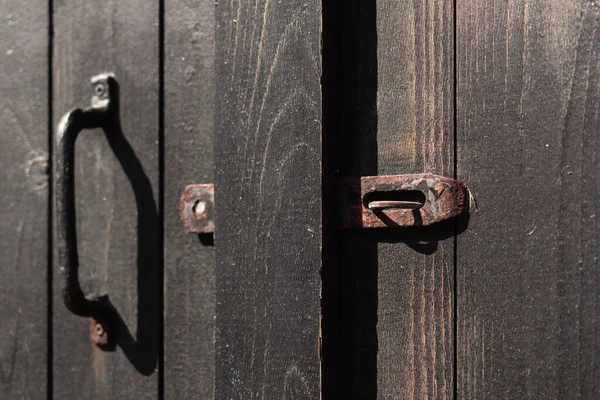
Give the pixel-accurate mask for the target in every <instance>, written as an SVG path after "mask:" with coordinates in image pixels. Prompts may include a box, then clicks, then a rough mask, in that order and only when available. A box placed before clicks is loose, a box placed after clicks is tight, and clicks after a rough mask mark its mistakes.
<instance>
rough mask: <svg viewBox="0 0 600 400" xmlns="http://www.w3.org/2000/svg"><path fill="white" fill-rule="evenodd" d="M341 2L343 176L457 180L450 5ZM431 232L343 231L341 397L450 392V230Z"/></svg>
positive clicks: (420, 395)
mask: <svg viewBox="0 0 600 400" xmlns="http://www.w3.org/2000/svg"><path fill="white" fill-rule="evenodd" d="M342 7H343V10H344V11H343V20H344V27H343V29H342V30H343V34H342V43H343V45H342V55H341V63H340V65H341V66H342V67H343V74H344V76H343V78H342V84H341V88H342V89H341V116H342V122H341V132H342V134H341V137H340V140H339V142H340V148H341V153H340V174H341V176H348V177H350V176H364V175H378V174H379V175H389V174H392V175H393V174H406V173H420V172H431V173H436V174H440V175H446V176H450V177H452V176H453V174H454V140H453V139H454V127H453V115H454V114H453V111H454V108H453V107H454V102H453V40H454V38H453V21H454V20H453V13H454V10H453V4H452V2H447V1H433V0H431V1H423V2H412V1H395V0H394V1H387V0H384V1H378V2H376V3H375V2H360V1H349V2H347V1H346V2H343V4H342ZM428 232H429V233H427V232H421V233H415V232H413V233H408V234H407V233H404V232H400V231H385V232H349V233H344V234H342V235H341V236H340V267H339V271H340V306H339V307H340V316H341V317H340V318H341V319H340V330H339V332H340V334H339V336H340V348H339V357H340V358H339V359H340V362H339V371H340V372H339V375H340V377H339V379H340V387H339V391H340V394H341V398H356V399H363V398H382V399H383V398H407V399H409V398H425V397H429V398H451V397H452V395H453V372H454V370H453V361H454V358H453V354H454V353H453V349H454V347H453V338H454V337H453V293H454V292H453V287H454V278H453V276H454V269H453V249H454V246H453V239H452V236H453V229H452V227H450V229H448V227H445V228H444V229H441V230H440V229H436V230H429V231H428ZM423 242H424V243H423Z"/></svg>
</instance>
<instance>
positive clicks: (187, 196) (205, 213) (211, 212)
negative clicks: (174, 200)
mask: <svg viewBox="0 0 600 400" xmlns="http://www.w3.org/2000/svg"><path fill="white" fill-rule="evenodd" d="M179 215H180V217H181V220H182V221H183V225H184V226H185V230H186V231H188V232H189V233H212V232H214V231H215V185H213V184H212V183H211V184H196V185H188V186H186V188H185V190H184V191H183V194H182V195H181V200H180V202H179Z"/></svg>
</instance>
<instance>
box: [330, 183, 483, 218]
mask: <svg viewBox="0 0 600 400" xmlns="http://www.w3.org/2000/svg"><path fill="white" fill-rule="evenodd" d="M340 189H341V192H340V211H341V221H340V228H341V229H361V228H406V227H417V226H430V225H434V224H437V223H439V222H442V221H445V220H448V219H450V218H455V217H458V216H459V215H461V214H464V213H468V212H469V210H470V209H471V207H473V206H474V204H475V203H474V200H473V198H472V196H471V193H470V192H469V189H468V188H467V187H466V186H465V185H464V184H462V183H461V182H458V181H456V180H454V179H450V178H445V177H443V176H439V175H433V174H411V175H388V176H364V177H361V178H347V179H343V180H342V182H341V187H340Z"/></svg>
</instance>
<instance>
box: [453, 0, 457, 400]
mask: <svg viewBox="0 0 600 400" xmlns="http://www.w3.org/2000/svg"><path fill="white" fill-rule="evenodd" d="M453 7H454V9H453V18H452V25H453V26H452V28H453V29H452V32H453V33H452V66H453V82H452V89H453V95H452V97H453V104H452V108H453V111H454V115H453V122H452V130H453V137H454V155H453V156H454V179H458V129H457V126H458V124H457V121H458V96H457V94H458V69H457V65H458V64H457V61H456V60H457V58H456V55H457V48H456V47H457V42H458V40H457V35H456V33H457V25H458V13H457V1H456V0H454V2H453ZM453 246H454V247H453V266H454V284H453V290H454V294H453V303H454V304H452V313H453V316H452V317H453V318H452V319H453V324H452V336H453V345H454V346H453V347H454V349H453V351H454V355H453V359H454V365H453V370H452V389H453V390H452V395H453V398H454V399H455V400H456V399H457V398H458V370H457V367H458V222H455V224H454V243H453Z"/></svg>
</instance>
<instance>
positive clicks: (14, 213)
mask: <svg viewBox="0 0 600 400" xmlns="http://www.w3.org/2000/svg"><path fill="white" fill-rule="evenodd" d="M0 15H1V17H0V36H1V37H2V46H1V48H0V93H2V99H1V100H0V124H1V125H2V130H1V132H0V160H2V168H1V171H2V172H1V173H0V204H2V207H1V208H0V220H1V221H2V229H1V230H0V258H1V259H2V264H1V265H0V276H1V277H2V279H0V303H1V304H2V306H1V307H0V320H1V321H2V329H1V330H0V398H2V399H7V400H9V399H41V398H45V397H46V393H47V390H48V385H47V372H48V370H47V365H48V363H47V361H46V357H47V350H48V339H47V338H48V285H47V277H48V274H47V270H48V267H49V265H48V198H49V191H48V188H49V185H48V175H47V173H48V90H47V88H48V21H49V16H48V10H47V2H46V1H39V0H27V1H26V2H23V3H17V2H14V1H10V0H0ZM32 382H35V384H34V385H32Z"/></svg>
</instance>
